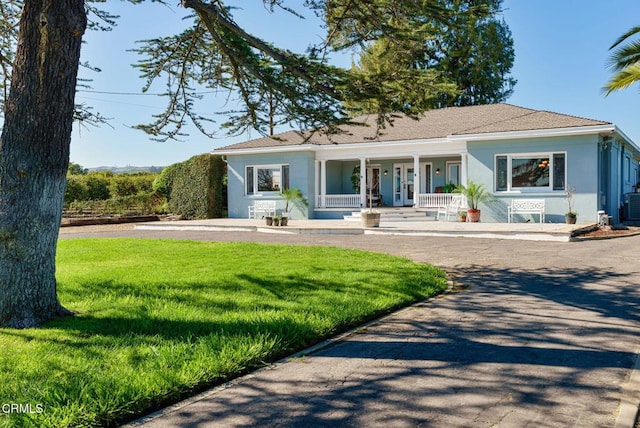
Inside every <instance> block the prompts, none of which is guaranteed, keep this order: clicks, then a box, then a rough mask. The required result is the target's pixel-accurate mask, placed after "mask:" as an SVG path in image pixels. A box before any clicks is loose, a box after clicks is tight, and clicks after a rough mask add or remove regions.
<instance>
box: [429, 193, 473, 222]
mask: <svg viewBox="0 0 640 428" xmlns="http://www.w3.org/2000/svg"><path fill="white" fill-rule="evenodd" d="M465 210H466V201H465V199H464V196H463V195H453V197H452V198H451V202H449V203H448V204H447V205H446V206H444V207H438V213H437V214H436V220H440V215H444V219H445V220H452V219H451V217H453V220H457V219H458V213H459V212H460V211H465Z"/></svg>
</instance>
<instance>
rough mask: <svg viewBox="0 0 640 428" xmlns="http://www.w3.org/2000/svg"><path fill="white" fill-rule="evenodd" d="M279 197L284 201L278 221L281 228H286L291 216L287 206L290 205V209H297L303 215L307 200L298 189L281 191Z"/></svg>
mask: <svg viewBox="0 0 640 428" xmlns="http://www.w3.org/2000/svg"><path fill="white" fill-rule="evenodd" d="M280 197H282V199H284V201H285V206H284V212H283V213H282V219H281V220H280V224H281V225H282V226H286V225H287V224H288V222H289V215H290V214H291V212H290V211H289V204H291V205H292V207H295V208H297V209H298V210H299V211H300V212H301V213H304V209H305V208H306V207H308V206H309V201H307V198H305V197H304V195H303V194H302V192H301V191H300V189H298V188H296V187H290V188H288V189H284V190H282V191H281V192H280Z"/></svg>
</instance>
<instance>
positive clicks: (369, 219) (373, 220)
mask: <svg viewBox="0 0 640 428" xmlns="http://www.w3.org/2000/svg"><path fill="white" fill-rule="evenodd" d="M360 215H361V216H362V226H363V227H380V213H361V214H360Z"/></svg>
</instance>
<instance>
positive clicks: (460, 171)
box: [444, 161, 462, 186]
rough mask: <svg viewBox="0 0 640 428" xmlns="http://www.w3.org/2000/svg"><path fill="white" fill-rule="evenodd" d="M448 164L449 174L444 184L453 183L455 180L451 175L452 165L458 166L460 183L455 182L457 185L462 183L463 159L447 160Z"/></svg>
mask: <svg viewBox="0 0 640 428" xmlns="http://www.w3.org/2000/svg"><path fill="white" fill-rule="evenodd" d="M446 165H447V175H446V176H445V183H444V184H449V183H452V182H453V180H451V176H452V175H453V174H452V171H451V169H452V167H454V166H457V167H458V175H459V177H458V183H454V184H455V185H456V186H457V185H459V184H461V183H462V162H461V161H447V162H446Z"/></svg>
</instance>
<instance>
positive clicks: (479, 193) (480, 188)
mask: <svg viewBox="0 0 640 428" xmlns="http://www.w3.org/2000/svg"><path fill="white" fill-rule="evenodd" d="M455 192H456V193H460V194H462V195H463V196H464V197H465V198H467V204H468V206H469V208H468V209H467V216H468V217H469V221H470V222H474V223H477V222H479V221H480V210H479V209H478V204H479V203H480V202H484V201H487V200H489V199H490V198H491V194H490V193H489V192H488V191H487V189H486V188H485V187H484V185H483V184H478V183H474V182H473V181H469V182H468V183H467V185H466V186H465V185H462V184H460V185H458V187H457V188H456V190H455Z"/></svg>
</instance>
